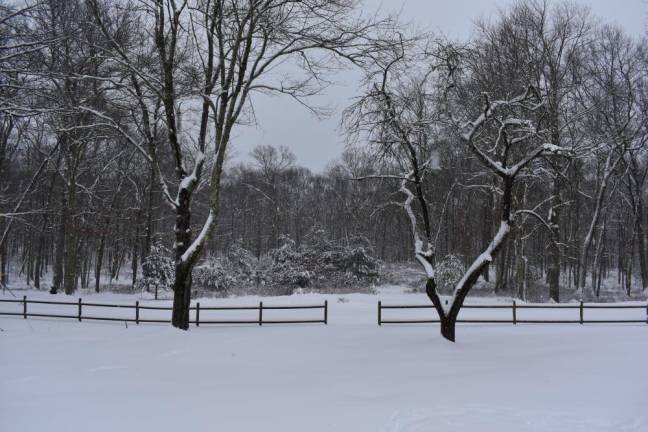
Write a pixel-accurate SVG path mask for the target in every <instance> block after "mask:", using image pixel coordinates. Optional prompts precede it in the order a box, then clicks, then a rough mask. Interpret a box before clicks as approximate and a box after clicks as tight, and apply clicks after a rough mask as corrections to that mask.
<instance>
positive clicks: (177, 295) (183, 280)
mask: <svg viewBox="0 0 648 432" xmlns="http://www.w3.org/2000/svg"><path fill="white" fill-rule="evenodd" d="M178 195H179V197H178V198H179V199H178V207H177V209H176V223H175V242H176V248H175V278H174V280H173V315H172V317H171V324H172V325H173V326H174V327H177V328H179V329H182V330H187V329H188V328H189V305H190V303H191V271H192V270H193V263H192V262H191V261H188V260H183V259H182V256H183V254H184V253H185V252H186V251H187V249H188V248H189V245H190V244H191V211H190V205H191V204H190V203H191V201H190V195H189V193H188V191H186V190H181V192H180V193H179V194H178Z"/></svg>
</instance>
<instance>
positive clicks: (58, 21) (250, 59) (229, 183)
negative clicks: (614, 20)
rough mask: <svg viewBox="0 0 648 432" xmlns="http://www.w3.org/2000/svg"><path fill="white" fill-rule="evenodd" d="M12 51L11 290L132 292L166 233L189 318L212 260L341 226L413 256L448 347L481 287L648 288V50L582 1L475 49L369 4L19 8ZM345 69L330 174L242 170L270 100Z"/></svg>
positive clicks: (551, 8) (513, 14) (181, 307)
mask: <svg viewBox="0 0 648 432" xmlns="http://www.w3.org/2000/svg"><path fill="white" fill-rule="evenodd" d="M0 40H1V45H0V235H1V237H0V257H1V263H0V267H1V269H2V282H3V283H7V278H8V277H9V267H10V266H13V268H14V269H16V272H15V273H16V274H14V275H12V277H19V278H23V279H25V280H26V281H27V282H28V283H30V284H32V283H33V285H34V286H36V287H44V284H43V281H42V279H43V278H44V275H48V279H47V280H48V284H49V285H50V286H47V287H45V288H48V289H49V288H51V291H52V292H58V291H63V292H65V293H67V294H72V293H73V292H74V291H75V290H76V289H78V288H79V287H83V288H89V287H91V286H93V288H94V289H96V290H100V289H101V284H102V281H105V279H111V280H117V279H119V275H120V273H122V272H128V273H129V274H130V276H131V277H132V283H133V284H135V282H136V279H137V278H138V276H141V273H142V271H141V268H142V262H144V261H145V260H146V259H147V256H148V255H149V253H150V251H151V248H152V245H153V244H154V243H155V242H156V241H162V242H164V243H166V244H167V245H168V246H169V247H170V249H171V250H172V255H173V257H172V259H173V278H172V279H173V283H172V285H173V291H174V313H173V325H175V326H176V327H180V328H187V325H188V313H189V309H188V308H189V302H190V296H191V286H192V274H193V269H194V268H195V267H196V266H197V265H198V264H199V263H200V262H201V260H203V259H204V257H206V256H207V255H210V254H215V255H218V254H223V253H226V252H227V251H228V250H229V249H230V248H231V247H232V246H233V245H241V246H242V247H243V248H244V249H246V250H247V251H249V252H250V253H251V254H252V255H254V256H255V257H256V258H257V259H259V258H261V257H263V256H265V255H267V254H268V253H269V252H270V251H272V250H277V249H278V248H280V247H281V246H282V241H283V239H286V238H289V239H291V241H292V242H294V244H295V247H297V248H299V247H300V245H301V244H303V243H304V239H305V238H306V237H307V236H308V235H309V234H310V233H312V232H314V230H321V231H322V232H324V233H326V236H327V237H328V240H330V241H331V242H335V243H336V244H348V245H350V244H354V242H357V240H358V238H362V239H365V240H366V242H367V244H370V245H371V248H372V250H373V254H374V255H375V256H376V257H378V258H380V259H382V260H384V261H388V262H392V261H403V262H405V261H412V260H415V261H417V262H418V263H419V264H420V265H421V268H422V269H423V270H424V274H425V275H426V278H427V279H426V280H427V283H426V287H427V292H428V296H429V297H430V300H431V301H432V302H433V303H434V304H435V306H437V311H438V312H439V314H440V316H441V317H445V318H447V325H445V330H444V332H445V333H444V335H445V336H446V337H448V338H449V339H454V324H453V322H454V319H456V314H457V313H458V310H459V309H460V307H461V304H462V303H463V298H464V297H465V296H466V295H467V294H468V292H469V290H470V289H471V288H472V286H474V284H475V283H476V282H477V279H478V278H479V277H483V278H484V279H486V280H488V279H490V278H492V279H493V280H492V282H493V283H494V286H495V290H496V292H505V293H513V294H514V295H515V296H518V297H521V298H526V297H527V295H528V292H529V290H531V289H534V287H536V288H537V289H546V290H547V292H548V295H549V297H550V298H551V299H553V300H554V301H557V302H558V301H561V291H562V292H564V290H565V289H575V290H576V292H578V293H580V296H581V297H582V298H586V297H588V296H589V297H596V296H598V295H599V294H600V291H601V285H602V284H603V283H604V282H605V281H607V280H609V279H610V280H611V278H614V281H613V282H614V283H615V284H616V286H618V287H619V289H622V290H624V291H625V292H626V293H627V294H628V295H630V294H631V291H632V289H633V286H639V289H641V290H645V289H646V288H647V287H648V257H647V254H648V244H647V241H648V239H647V235H648V234H647V230H648V212H647V211H646V208H645V203H646V200H647V199H648V196H647V189H648V188H646V176H647V173H648V151H647V145H648V144H647V143H646V142H647V141H648V129H647V121H648V116H647V110H648V87H647V83H648V80H647V78H648V73H647V72H648V57H647V54H648V53H647V52H646V47H647V45H646V40H645V38H640V37H636V36H631V35H628V34H626V33H625V32H624V31H623V29H621V28H619V27H615V26H612V25H608V24H605V23H602V22H601V21H600V20H598V19H597V18H596V17H593V16H592V15H591V13H590V11H589V10H588V9H587V8H586V7H584V6H580V5H578V4H574V3H570V2H560V1H555V2H550V1H540V0H520V1H517V2H515V3H514V4H513V5H512V6H510V7H509V8H507V9H505V10H502V11H501V12H499V13H498V15H496V17H495V18H494V19H492V20H488V21H487V20H484V21H478V22H477V23H476V24H475V31H474V35H473V37H472V38H471V40H469V41H467V42H457V41H450V40H447V39H445V38H440V37H437V36H434V35H431V34H427V33H421V32H418V33H412V32H411V31H409V30H408V28H407V27H406V26H403V25H402V24H401V23H399V22H398V19H397V17H393V16H386V17H383V18H381V17H376V16H370V15H366V14H364V13H363V12H362V8H361V7H360V4H359V3H358V2H357V1H355V0H299V1H295V0H290V1H289V0H245V1H243V0H241V1H238V0H191V1H190V0H147V1H138V2H130V1H127V0H124V1H117V2H114V1H103V0H86V1H81V0H71V1H63V0H41V1H34V2H30V3H26V4H25V5H20V6H13V5H0ZM287 64H288V65H290V67H289V68H287V69H288V70H287V71H286V72H285V73H283V70H282V73H281V74H278V73H275V71H276V70H277V69H281V68H285V66H286V65H287ZM343 68H357V69H359V70H360V71H362V73H363V80H362V81H361V83H360V84H359V88H358V89H357V97H356V98H355V99H354V101H353V103H352V104H351V106H349V107H348V108H347V109H346V110H345V111H344V113H343V116H342V117H343V124H342V125H341V126H342V128H343V129H344V130H345V131H346V134H347V137H348V145H349V149H348V150H347V151H345V153H344V154H343V155H342V156H341V157H340V158H339V159H338V160H336V161H334V162H332V163H331V164H329V166H328V167H327V169H326V170H325V171H324V172H322V173H313V172H311V171H310V170H308V169H306V168H303V167H301V166H299V164H298V161H296V158H295V156H294V155H293V154H292V153H291V152H290V150H289V149H287V148H284V147H281V146H273V145H272V144H273V143H269V145H264V146H259V147H257V148H255V149H254V150H253V152H252V154H251V161H250V162H248V163H238V164H237V163H235V162H234V161H231V160H229V158H228V154H229V148H230V147H229V144H230V141H231V137H232V134H233V133H235V131H236V130H238V129H239V128H244V127H248V125H250V124H253V123H254V122H255V117H254V100H255V98H257V97H259V96H260V95H269V94H270V95H274V96H277V97H290V98H294V99H296V100H298V101H300V102H301V103H302V104H304V105H305V106H306V107H308V108H309V109H312V110H317V107H316V106H313V104H312V99H311V96H313V95H315V94H318V93H320V92H321V91H323V90H324V88H325V87H326V85H327V84H328V79H329V77H330V76H332V75H333V74H334V73H335V72H336V71H338V70H340V69H343ZM287 133H288V132H287ZM457 258H458V259H459V260H460V261H461V262H462V264H463V266H464V274H463V277H462V278H461V279H460V280H459V281H457V284H456V285H455V287H454V289H453V290H451V293H447V292H442V290H440V289H439V287H437V284H436V282H435V271H434V269H435V267H436V266H438V265H440V264H441V263H443V262H446V261H448V260H450V261H452V260H456V259H457ZM50 278H51V283H50V282H49V280H50ZM538 287H539V288H538ZM444 294H451V298H452V299H453V302H452V304H449V305H448V307H447V308H446V306H445V305H444V303H443V302H442V301H441V298H440V297H439V295H444Z"/></svg>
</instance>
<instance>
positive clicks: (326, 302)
mask: <svg viewBox="0 0 648 432" xmlns="http://www.w3.org/2000/svg"><path fill="white" fill-rule="evenodd" d="M324 324H326V325H328V300H324Z"/></svg>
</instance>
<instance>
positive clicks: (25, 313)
mask: <svg viewBox="0 0 648 432" xmlns="http://www.w3.org/2000/svg"><path fill="white" fill-rule="evenodd" d="M23 318H24V319H27V296H23Z"/></svg>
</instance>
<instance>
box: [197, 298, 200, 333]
mask: <svg viewBox="0 0 648 432" xmlns="http://www.w3.org/2000/svg"><path fill="white" fill-rule="evenodd" d="M196 327H200V302H198V303H196Z"/></svg>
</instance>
